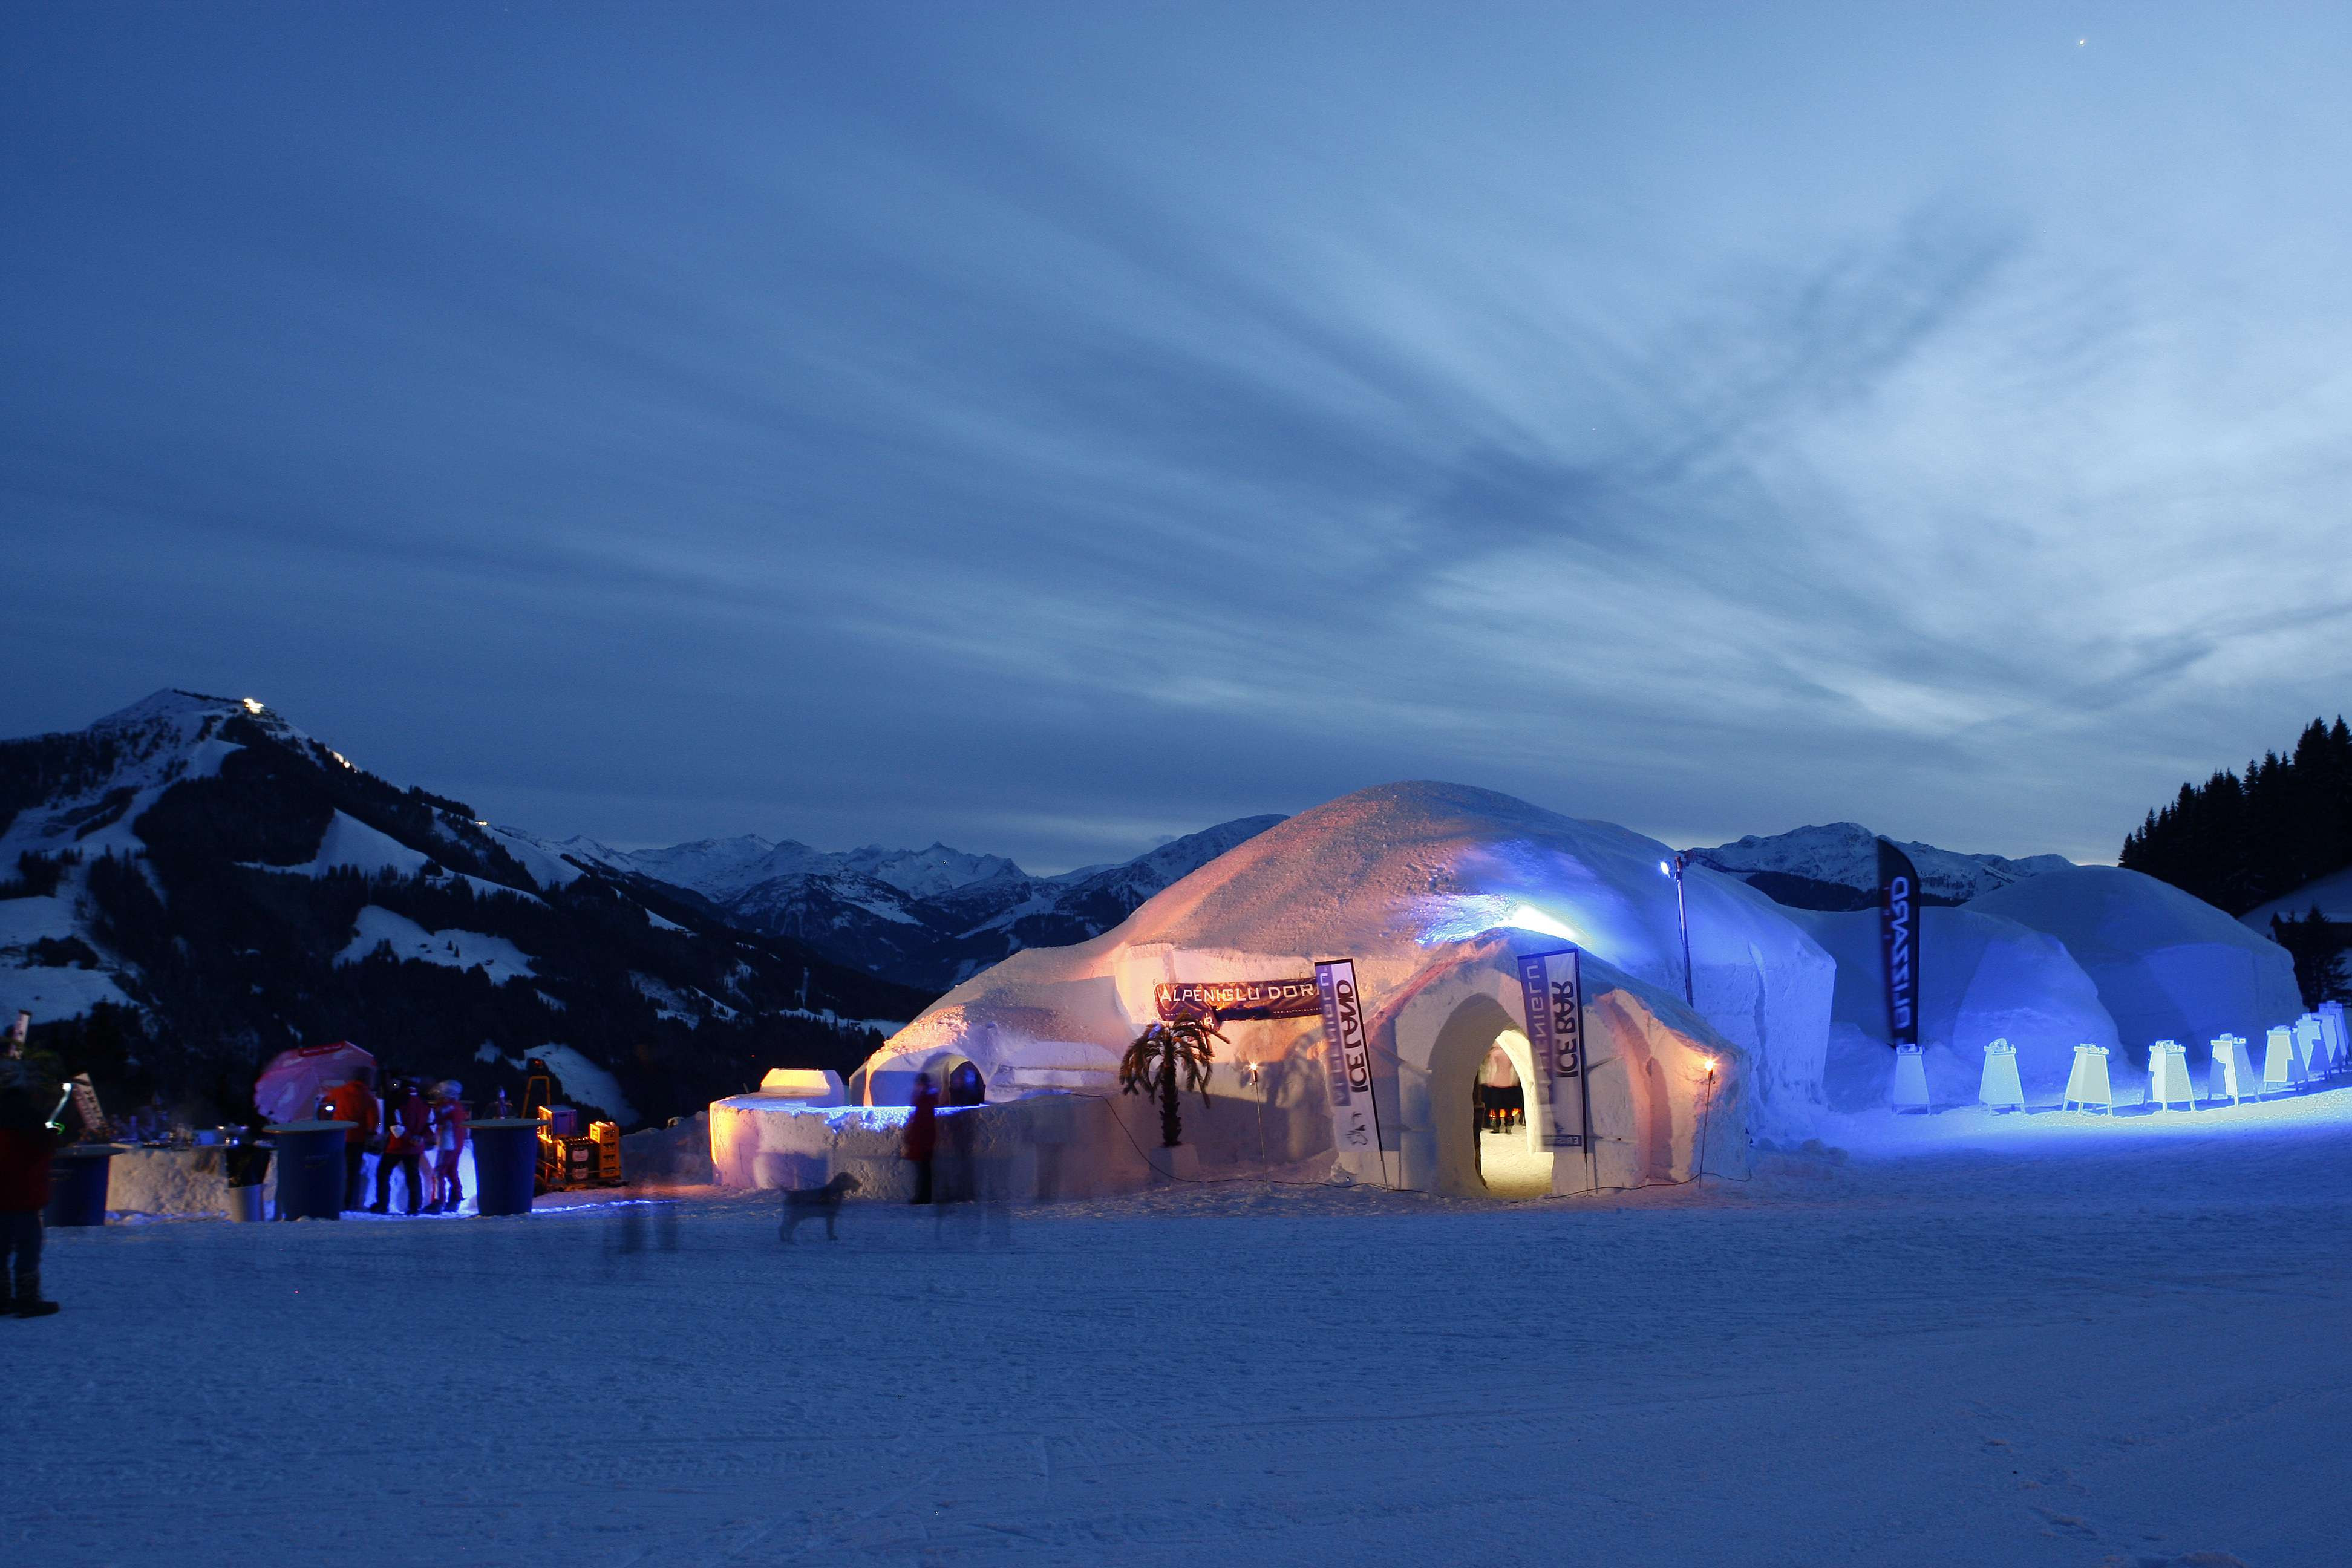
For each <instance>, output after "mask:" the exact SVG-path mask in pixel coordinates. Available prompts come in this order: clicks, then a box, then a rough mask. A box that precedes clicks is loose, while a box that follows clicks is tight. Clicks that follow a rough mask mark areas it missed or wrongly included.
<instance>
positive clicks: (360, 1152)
mask: <svg viewBox="0 0 2352 1568" xmlns="http://www.w3.org/2000/svg"><path fill="white" fill-rule="evenodd" d="M327 1114H328V1116H329V1117H330V1118H331V1119H332V1120H333V1121H348V1122H351V1123H352V1130H351V1131H349V1132H346V1133H344V1134H343V1207H345V1208H346V1209H356V1208H363V1207H365V1206H366V1205H364V1204H363V1203H362V1201H361V1199H362V1195H363V1194H362V1193H361V1190H360V1176H361V1173H362V1162H363V1161H365V1160H366V1158H367V1146H368V1140H369V1139H371V1138H373V1137H374V1136H375V1123H376V1114H375V1090H374V1089H371V1088H369V1087H368V1082H367V1079H365V1078H364V1077H358V1078H351V1079H345V1080H344V1081H342V1082H341V1083H339V1084H337V1085H335V1087H334V1088H332V1089H329V1090H328V1091H327Z"/></svg>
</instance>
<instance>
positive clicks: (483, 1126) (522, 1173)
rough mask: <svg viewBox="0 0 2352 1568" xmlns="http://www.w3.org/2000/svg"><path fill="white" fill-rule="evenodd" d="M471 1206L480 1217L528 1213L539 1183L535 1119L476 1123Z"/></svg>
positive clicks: (509, 1118)
mask: <svg viewBox="0 0 2352 1568" xmlns="http://www.w3.org/2000/svg"><path fill="white" fill-rule="evenodd" d="M469 1131H472V1133H473V1135H474V1207H475V1209H476V1210H477V1211H478V1212H479V1213H482V1214H529V1213H530V1200H531V1194H532V1192H533V1191H534V1189H536V1187H537V1186H538V1184H539V1118H537V1117H535V1116H533V1117H520V1116H510V1117H493V1118H492V1119H490V1120H489V1121H477V1122H475V1123H474V1124H473V1126H472V1127H471V1128H470V1129H469Z"/></svg>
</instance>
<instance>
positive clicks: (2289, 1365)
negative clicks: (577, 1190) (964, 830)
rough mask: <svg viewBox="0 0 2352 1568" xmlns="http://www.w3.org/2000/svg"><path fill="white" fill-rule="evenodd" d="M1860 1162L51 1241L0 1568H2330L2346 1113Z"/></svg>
mask: <svg viewBox="0 0 2352 1568" xmlns="http://www.w3.org/2000/svg"><path fill="white" fill-rule="evenodd" d="M1846 1131H1848V1132H1850V1133H1851V1136H1850V1137H1847V1136H1841V1137H1840V1138H1839V1139H1838V1140H1837V1141H1838V1142H1844V1143H1847V1144H1849V1145H1851V1146H1852V1147H1853V1149H1854V1150H1855V1151H1856V1152H1854V1153H1853V1155H1852V1157H1851V1158H1847V1159H1843V1160H1840V1159H1837V1158H1835V1157H1833V1156H1830V1157H1824V1156H1820V1155H1782V1156H1769V1157H1767V1158H1765V1159H1764V1160H1762V1161H1761V1162H1760V1169H1759V1174H1758V1177H1757V1179H1755V1180H1754V1181H1753V1182H1751V1183H1749V1184H1745V1185H1738V1184H1725V1183H1721V1182H1717V1181H1710V1182H1709V1183H1708V1184H1707V1185H1706V1188H1705V1189H1704V1190H1703V1191H1702V1190H1698V1189H1695V1188H1691V1187H1674V1188H1656V1189H1652V1190H1648V1191H1645V1192H1641V1193H1636V1194H1624V1195H1620V1196H1616V1197H1612V1198H1608V1199H1603V1200H1600V1201H1591V1200H1576V1201H1548V1202H1530V1203H1523V1204H1495V1203H1474V1202H1467V1201H1460V1202H1448V1201H1442V1200H1435V1199H1429V1198H1423V1197H1419V1196H1414V1195H1409V1194H1381V1193H1374V1192H1365V1191H1355V1192H1345V1191H1337V1190H1330V1189H1323V1188H1285V1187H1277V1186H1273V1185H1269V1184H1263V1183H1253V1184H1230V1185H1225V1184H1204V1185H1194V1186H1178V1187H1172V1188H1166V1189H1160V1190H1159V1191H1156V1192H1154V1193H1152V1194H1146V1195H1143V1196H1140V1197H1131V1198H1122V1199H1117V1200H1097V1201H1089V1202H1084V1203H1077V1204H1070V1205H1060V1206H1057V1207H1054V1208H1049V1209H1036V1208H1024V1209H1017V1210H1015V1211H1014V1212H1013V1217H1012V1223H1011V1227H1010V1232H1009V1238H1010V1243H1011V1245H1010V1246H1009V1247H1001V1248H1000V1247H992V1246H991V1245H989V1237H988V1235H987V1230H986V1227H985V1226H983V1225H982V1223H981V1222H980V1220H979V1219H978V1217H977V1216H971V1215H968V1214H964V1215H958V1216H957V1223H956V1224H955V1225H954V1226H951V1227H950V1232H949V1234H948V1236H947V1237H945V1238H944V1239H941V1238H940V1237H935V1234H934V1229H933V1222H932V1219H931V1218H930V1217H929V1215H926V1214H924V1213H923V1212H921V1211H915V1210H908V1209H904V1208H896V1207H883V1206H879V1205H864V1206H861V1205H852V1206H851V1207H850V1208H849V1209H848V1210H847V1212H846V1214H845V1216H844V1220H843V1230H844V1239H843V1240H842V1241H841V1243H840V1244H839V1245H837V1246H827V1245H825V1244H824V1242H823V1240H822V1239H821V1231H819V1230H813V1229H811V1228H809V1227H806V1226H804V1227H803V1230H802V1233H801V1242H800V1244H799V1245H798V1246H796V1247H793V1248H790V1249H785V1248H782V1247H779V1246H778V1245H777V1243H776V1240H775V1237H774V1221H773V1212H774V1211H773V1207H772V1205H773V1204H774V1202H775V1200H774V1198H773V1197H772V1195H771V1196H761V1197H736V1198H719V1197H714V1196H709V1195H707V1194H705V1195H698V1196H694V1197H690V1198H688V1199H687V1200H686V1201H684V1202H682V1203H680V1204H678V1205H676V1206H675V1207H671V1208H668V1209H667V1210H666V1211H664V1210H658V1209H656V1208H652V1207H648V1206H646V1205H630V1206H615V1205H609V1204H598V1203H588V1204H579V1205H572V1206H567V1207H563V1208H559V1209H551V1210H543V1211H542V1212H541V1213H539V1214H535V1215H530V1216H528V1217H523V1218H516V1219H507V1220H478V1219H465V1220H458V1221H448V1222H436V1221H431V1220H425V1221H359V1222H347V1223H343V1224H340V1225H320V1224H305V1225H299V1226H235V1225H229V1224H226V1223H221V1222H210V1221H184V1222H173V1223H158V1224H152V1225H144V1226H113V1227H110V1228H108V1229H105V1230H102V1231H87V1232H57V1233H52V1235H51V1237H50V1247H51V1253H50V1261H49V1275H48V1278H49V1283H50V1285H51V1288H52V1289H51V1290H50V1293H51V1294H52V1295H54V1296H57V1297H58V1298H60V1299H61V1300H64V1301H65V1302H66V1304H67V1310H66V1312H65V1313H64V1314H63V1315H61V1316H58V1317H57V1318H53V1319H48V1320H44V1321H35V1322H21V1323H20V1322H8V1323H0V1366H5V1372H6V1377H5V1387H6V1389H7V1409H8V1410H9V1412H10V1416H11V1419H10V1423H9V1424H10V1426H11V1429H12V1430H13V1431H15V1432H16V1433H18V1434H19V1435H20V1439H19V1440H17V1441H14V1442H12V1443H11V1445H10V1458H9V1462H8V1463H7V1464H5V1465H0V1561H6V1562H10V1563H28V1564H29V1563H40V1564H44V1565H63V1564H72V1563H160V1562H170V1563H191V1564H203V1563H223V1564H226V1563H238V1564H245V1563H256V1562H284V1561H294V1560H297V1559H305V1560H316V1561H321V1562H327V1561H332V1562H337V1563H387V1564H391V1563H399V1564H409V1563H437V1564H447V1563H460V1564H462V1563H499V1564H502V1565H503V1564H512V1563H524V1562H545V1563H553V1562H562V1563H580V1564H609V1565H613V1568H619V1565H621V1564H647V1565H654V1564H658V1565H663V1568H667V1565H672V1564H677V1565H684V1564H709V1563H744V1564H757V1563H839V1564H853V1563H854V1564H866V1563H894V1564H895V1563H974V1564H977V1563H1055V1564H1072V1565H1078V1564H1085V1565H1088V1568H1091V1565H1093V1564H1098V1563H1146V1564H1157V1563H1164V1564H1168V1565H1170V1568H1175V1565H1178V1564H1183V1565H1186V1568H1191V1565H1194V1564H1251V1565H1253V1568H1256V1565H1267V1564H1290V1563H1297V1564H1316V1565H1323V1564H1343V1563H1481V1564H1485V1563H1496V1564H1508V1563H1529V1564H1533V1563H1542V1564H1547V1565H1551V1564H1559V1565H1573V1564H1591V1565H1601V1564H1611V1565H1622V1564H1649V1563H1656V1564H1675V1565H1681V1564H1706V1565H1710V1568H1716V1565H1720V1568H1747V1565H1780V1564H1811V1563H1853V1564H1868V1565H1872V1568H1878V1565H1885V1564H1902V1565H1906V1568H1917V1565H1927V1564H1968V1565H1969V1568H1985V1565H1989V1564H1992V1565H1997V1564H2008V1563H2018V1564H2053V1565H2068V1568H2074V1565H2079V1568H2093V1565H2103V1568H2104V1565H2126V1568H2141V1565H2145V1564H2154V1563H2181V1564H2188V1563H2202V1564H2209V1565H2210V1564H2228V1563H2245V1564H2249V1565H2252V1568H2312V1565H2317V1564H2325V1563H2337V1562H2342V1561H2344V1560H2345V1556H2346V1549H2345V1543H2346V1542H2347V1540H2352V1491H2347V1489H2346V1488H2345V1486H2344V1485H2343V1474H2344V1466H2345V1463H2346V1460H2345V1458H2344V1443H2345V1436H2346V1433H2347V1430H2352V1426H2347V1420H2352V1343H2347V1335H2346V1332H2345V1328H2346V1324H2347V1310H2352V1170H2347V1156H2352V1089H2332V1090H2328V1091H2326V1092H2322V1093H2314V1094H2309V1095H2305V1096H2302V1097H2298V1098H2297V1099H2295V1100H2283V1101H2277V1102H2273V1103H2272V1104H2270V1105H2265V1106H2252V1107H2243V1108H2239V1109H2237V1110H2232V1111H2227V1112H2218V1111H2217V1112H2213V1113H2210V1114H2206V1113H2199V1114H2197V1115H2194V1116H2191V1115H2186V1114H2175V1115H2170V1116H2159V1115H2155V1114H2147V1115H2142V1116H2137V1117H2126V1118H2123V1119H2120V1120H2118V1121H2115V1122H2113V1123H2100V1122H2094V1121H2090V1120H2089V1119H2087V1118H2084V1117H2080V1116H2063V1115H2060V1114H2056V1113H2048V1114H2041V1115H2034V1116H2027V1117H2010V1118H2002V1119H1996V1118H1992V1117H1990V1116H1988V1115H1983V1114H1980V1113H1974V1112H1955V1113H1951V1114H1950V1115H1948V1116H1939V1117H1936V1118H1928V1119H1918V1120H1914V1121H1895V1120H1894V1119H1892V1118H1888V1117H1884V1116H1879V1117H1874V1118H1869V1119H1864V1120H1861V1121H1854V1122H1853V1123H1850V1124H1849V1125H1848V1127H1847V1129H1846ZM657 1212H667V1213H671V1214H675V1215H677V1226H676V1231H675V1236H676V1249H675V1250H674V1251H669V1250H662V1249H661V1247H660V1242H661V1240H662V1237H663V1227H662V1226H661V1225H660V1224H659V1223H658V1222H656V1221H652V1220H650V1219H648V1218H647V1217H646V1216H649V1215H653V1214H655V1213H657ZM632 1216H634V1221H633V1218H632ZM632 1223H634V1224H635V1226H636V1230H635V1236H634V1237H632V1233H631V1231H630V1229H629V1228H628V1227H629V1226H631V1225H632ZM633 1240H634V1241H635V1242H636V1243H641V1244H643V1245H644V1247H645V1248H646V1249H645V1250H635V1251H631V1250H624V1248H625V1247H626V1246H628V1245H630V1244H631V1243H632V1241H633ZM2200 1554H2202V1555H2200Z"/></svg>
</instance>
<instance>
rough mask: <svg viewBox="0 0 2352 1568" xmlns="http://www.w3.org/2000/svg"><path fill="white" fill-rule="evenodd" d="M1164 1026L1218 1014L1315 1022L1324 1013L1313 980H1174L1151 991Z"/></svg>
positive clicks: (1223, 1017) (1220, 1015)
mask: <svg viewBox="0 0 2352 1568" xmlns="http://www.w3.org/2000/svg"><path fill="white" fill-rule="evenodd" d="M1151 1000H1152V1005H1154V1006H1156V1007H1157V1008H1158V1009H1159V1010H1160V1022H1162V1023H1165V1024H1172V1023H1174V1022H1175V1021H1176V1020H1177V1019H1179V1018H1199V1017H1202V1016H1206V1015H1208V1014H1211V1013H1214V1014H1215V1015H1216V1016H1218V1017H1219V1018H1220V1019H1223V1020H1226V1021H1228V1022H1230V1021H1231V1020H1233V1019H1236V1018H1311V1017H1313V1016H1315V1015H1316V1014H1317V1013H1319V1012H1321V1011H1322V1010H1323V1003H1322V1000H1321V998H1320V997H1319V996H1318V994H1317V988H1316V984H1315V982H1314V980H1313V979H1311V978H1308V979H1301V980H1192V981H1186V980H1173V981H1169V982H1166V983H1165V984H1160V985H1155V986H1153V987H1152V989H1151Z"/></svg>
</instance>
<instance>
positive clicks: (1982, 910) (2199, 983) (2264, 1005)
mask: <svg viewBox="0 0 2352 1568" xmlns="http://www.w3.org/2000/svg"><path fill="white" fill-rule="evenodd" d="M1961 908H1962V909H1964V910H1971V911H1974V912H1976V913H1979V914H1987V915H1995V916H1999V917H2000V918H2001V919H2003V920H2006V921H2015V922H2016V923H2018V924H2019V925H2022V926H2029V927H2031V928H2032V929H2033V930H2035V931H2042V932H2045V933H2047V934H2048V935H2051V936H2053V937H2055V938H2057V939H2058V940H2059V941H2060V942H2064V943H2065V944H2066V951H2067V952H2069V953H2071V954H2072V955H2073V956H2074V962H2075V963H2078V964H2080V965H2082V967H2083V971H2084V973H2086V974H2087V975H2089V976H2090V978H2091V981H2092V983H2093V984H2095V985H2096V986H2097V987H2098V992H2099V1001H2100V1003H2101V1005H2104V1006H2105V1008H2106V1011H2107V1013H2108V1015H2109V1016H2112V1017H2113V1018H2114V1019H2115V1026H2116V1034H2117V1035H2118V1036H2119V1037H2120V1038H2121V1043H2122V1046H2123V1048H2124V1049H2125V1050H2126V1051H2127V1052H2128V1053H2129V1055H2130V1060H2131V1064H2132V1066H2134V1067H2135V1068H2140V1069H2141V1070H2143V1071H2144V1070H2146V1068H2147V1055H2148V1047H2149V1046H2151V1045H2153V1044H2154V1043H2155V1042H2156V1041H2158V1040H2179V1042H2180V1043H2181V1044H2182V1045H2184V1046H2187V1047H2189V1058H2190V1060H2192V1061H2199V1062H2202V1061H2206V1060H2210V1056H2211V1050H2212V1044H2211V1042H2212V1039H2213V1037H2214V1036H2216V1035H2222V1034H2232V1035H2242V1036H2243V1037H2246V1038H2247V1039H2250V1040H2256V1041H2259V1040H2261V1039H2262V1037H2263V1032H2264V1031H2265V1030H2266V1029H2268V1028H2269V1027H2270V1026H2272V1025H2273V1024H2280V1023H2285V1022H2287V1021H2289V1020H2291V1019H2293V1018H2294V1016H2296V1015H2298V1014H2300V1013H2301V1012H2302V1011H2303V994H2302V992H2301V991H2300V990H2298V989H2297V988H2296V986H2295V981H2294V959H2292V958H2290V957H2289V956H2288V955H2287V951H2286V949H2284V948H2283V947H2281V946H2279V945H2278V943H2276V942H2272V941H2271V940H2269V939H2268V938H2267V937H2264V936H2261V935H2259V934H2257V933H2256V932H2253V931H2248V930H2247V929H2246V928H2245V927H2244V926H2243V925H2241V924H2240V923H2239V922H2238V921H2234V920H2232V919H2231V918H2230V917H2229V916H2228V915H2226V914H2224V913H2222V912H2221V910H2217V909H2215V908H2214V907H2213V906H2212V905H2210V904H2209V903H2207V902H2206V901H2205V900H2202V899H2200V898H2198V897H2197V896H2196V895H2194V894H2192V893H2185V892H2183V891H2181V890H2180V889H2179V888H2176V887H2173V886H2171V885H2170V884H2168V883H2165V882H2159V881H2158V880H2157V879H2155V878H2153V877H2149V876H2145V875H2143V874H2141V873H2140V872H2137V871H2126V870H2123V869H2121V868H2117V867H2114V866H2075V867H2071V868H2067V869H2065V870H2063V871H2047V872H2044V873H2043V874H2042V875H2041V876H2039V877H2033V878H2030V879H2027V880H2025V881H2022V882H2015V883H2012V884H2011V885H2010V886H2008V887H2006V888H2000V889H1995V890H1993V891H1992V892H1990V893H1985V894H1982V895H1980V896H1979V897H1977V898H1974V899H1970V900H1969V901H1968V902H1967V903H1966V904H1964V905H1962V906H1961ZM1929 963H1933V955H1932V954H1930V955H1929ZM2084 1038H2085V1039H2093V1038H2094V1037H2092V1036H2088V1035H2086V1036H2084Z"/></svg>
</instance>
